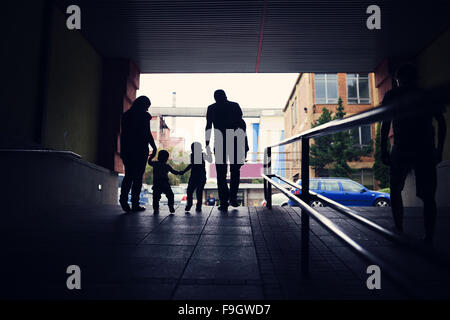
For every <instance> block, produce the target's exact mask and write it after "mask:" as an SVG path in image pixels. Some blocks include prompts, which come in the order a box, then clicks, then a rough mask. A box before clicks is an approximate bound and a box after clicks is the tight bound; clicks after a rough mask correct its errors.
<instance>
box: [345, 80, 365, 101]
mask: <svg viewBox="0 0 450 320" xmlns="http://www.w3.org/2000/svg"><path fill="white" fill-rule="evenodd" d="M347 99H348V103H349V104H370V90H369V75H368V74H364V75H360V74H357V73H352V74H347Z"/></svg>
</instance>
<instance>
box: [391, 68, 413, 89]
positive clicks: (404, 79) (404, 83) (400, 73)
mask: <svg viewBox="0 0 450 320" xmlns="http://www.w3.org/2000/svg"><path fill="white" fill-rule="evenodd" d="M417 78H418V74H417V69H416V67H414V65H412V64H411V63H406V64H403V65H401V66H400V67H398V68H397V71H396V72H395V80H396V81H397V84H398V86H399V87H408V86H414V85H416V82H417Z"/></svg>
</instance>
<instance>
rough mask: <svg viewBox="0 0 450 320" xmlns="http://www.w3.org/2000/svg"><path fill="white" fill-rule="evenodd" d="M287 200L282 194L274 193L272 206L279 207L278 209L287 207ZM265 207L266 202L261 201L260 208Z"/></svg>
mask: <svg viewBox="0 0 450 320" xmlns="http://www.w3.org/2000/svg"><path fill="white" fill-rule="evenodd" d="M288 201H289V198H288V197H286V196H285V195H284V194H282V193H275V194H272V205H273V206H280V207H284V206H287V205H289V202H288ZM266 205H267V202H266V200H263V201H262V202H261V206H263V207H265V206H266Z"/></svg>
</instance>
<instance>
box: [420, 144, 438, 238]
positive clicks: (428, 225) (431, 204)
mask: <svg viewBox="0 0 450 320" xmlns="http://www.w3.org/2000/svg"><path fill="white" fill-rule="evenodd" d="M427 154H429V153H424V155H427ZM414 171H415V175H416V194H417V196H418V197H419V198H421V199H422V201H423V218H424V227H425V236H424V241H425V242H426V243H427V244H432V242H433V237H434V230H435V225H436V216H437V206H436V200H435V195H436V189H437V172H436V165H435V163H434V161H433V159H427V158H425V159H421V158H417V163H416V165H415V167H414Z"/></svg>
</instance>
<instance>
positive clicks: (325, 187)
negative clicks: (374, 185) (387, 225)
mask: <svg viewBox="0 0 450 320" xmlns="http://www.w3.org/2000/svg"><path fill="white" fill-rule="evenodd" d="M297 184H298V185H299V186H301V185H302V181H301V180H298V181H297ZM309 189H310V190H311V191H314V192H316V193H318V194H321V195H323V196H324V197H327V198H328V199H331V200H334V201H336V202H338V203H340V204H342V205H344V206H347V207H351V206H360V207H370V206H375V207H389V206H390V205H391V197H390V195H389V194H388V193H384V192H378V191H373V190H369V189H367V188H366V187H364V186H363V185H361V184H359V183H357V182H355V181H353V180H350V179H347V178H312V179H310V180H309ZM291 192H292V193H293V194H295V195H300V194H301V189H295V188H292V190H291ZM289 205H291V206H297V204H296V203H295V202H294V201H292V200H289ZM309 205H310V206H311V207H324V206H325V203H324V202H323V201H322V200H320V199H315V200H312V201H311V202H310V203H309Z"/></svg>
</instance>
